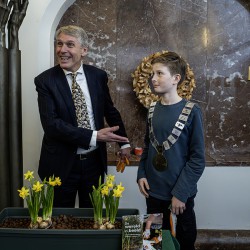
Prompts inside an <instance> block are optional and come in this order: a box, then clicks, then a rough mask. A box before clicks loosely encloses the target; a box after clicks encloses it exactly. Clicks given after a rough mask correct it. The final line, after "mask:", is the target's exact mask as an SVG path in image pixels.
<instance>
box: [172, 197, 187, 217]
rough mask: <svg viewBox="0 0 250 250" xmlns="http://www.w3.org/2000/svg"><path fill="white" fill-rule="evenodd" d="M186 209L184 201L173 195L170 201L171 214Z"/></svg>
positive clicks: (180, 212)
mask: <svg viewBox="0 0 250 250" xmlns="http://www.w3.org/2000/svg"><path fill="white" fill-rule="evenodd" d="M185 209H186V206H185V203H184V202H182V201H180V200H178V199H177V198H176V197H174V196H173V198H172V202H171V211H172V213H173V214H176V215H179V214H182V213H183V212H184V210H185Z"/></svg>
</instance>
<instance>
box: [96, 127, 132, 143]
mask: <svg viewBox="0 0 250 250" xmlns="http://www.w3.org/2000/svg"><path fill="white" fill-rule="evenodd" d="M118 129H119V126H114V127H110V128H103V129H100V130H99V131H97V141H103V142H125V143H126V142H127V143H129V140H128V138H127V137H123V136H120V135H116V134H114V133H113V132H115V131H117V130H118Z"/></svg>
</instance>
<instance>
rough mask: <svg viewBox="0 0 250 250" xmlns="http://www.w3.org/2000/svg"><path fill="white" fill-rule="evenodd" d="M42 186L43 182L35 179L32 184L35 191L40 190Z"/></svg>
mask: <svg viewBox="0 0 250 250" xmlns="http://www.w3.org/2000/svg"><path fill="white" fill-rule="evenodd" d="M42 187H43V184H42V183H40V182H39V181H37V182H36V183H35V184H33V187H32V189H33V190H34V191H35V192H40V191H42Z"/></svg>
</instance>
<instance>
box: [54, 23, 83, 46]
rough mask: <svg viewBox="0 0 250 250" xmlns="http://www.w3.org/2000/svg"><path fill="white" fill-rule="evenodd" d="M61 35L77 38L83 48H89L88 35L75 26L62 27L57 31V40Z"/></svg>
mask: <svg viewBox="0 0 250 250" xmlns="http://www.w3.org/2000/svg"><path fill="white" fill-rule="evenodd" d="M61 33H63V34H65V35H69V36H73V37H75V38H77V39H78V41H79V42H80V44H81V46H82V47H88V35H87V33H86V32H85V30H84V29H83V28H81V27H79V26H75V25H68V26H62V27H60V28H59V29H58V30H57V31H56V37H55V38H56V40H57V38H58V36H59V35H60V34H61Z"/></svg>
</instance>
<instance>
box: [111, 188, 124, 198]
mask: <svg viewBox="0 0 250 250" xmlns="http://www.w3.org/2000/svg"><path fill="white" fill-rule="evenodd" d="M113 192H114V194H113V196H114V197H117V198H120V197H122V191H121V190H119V189H113Z"/></svg>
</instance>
